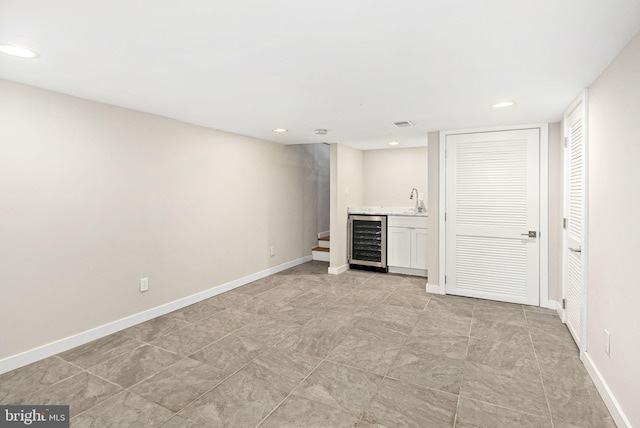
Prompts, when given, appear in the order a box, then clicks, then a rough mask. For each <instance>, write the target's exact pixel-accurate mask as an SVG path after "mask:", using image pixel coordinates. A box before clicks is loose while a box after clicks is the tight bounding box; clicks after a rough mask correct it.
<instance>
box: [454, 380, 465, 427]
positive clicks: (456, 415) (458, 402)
mask: <svg viewBox="0 0 640 428" xmlns="http://www.w3.org/2000/svg"><path fill="white" fill-rule="evenodd" d="M463 381H464V375H463V379H461V380H460V390H462V382H463ZM459 408H460V395H459V394H458V397H457V398H456V412H455V413H454V415H453V428H456V425H457V424H458V410H459Z"/></svg>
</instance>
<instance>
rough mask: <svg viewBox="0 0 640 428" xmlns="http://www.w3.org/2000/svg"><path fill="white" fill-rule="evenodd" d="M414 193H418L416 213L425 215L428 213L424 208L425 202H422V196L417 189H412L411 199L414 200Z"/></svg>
mask: <svg viewBox="0 0 640 428" xmlns="http://www.w3.org/2000/svg"><path fill="white" fill-rule="evenodd" d="M413 192H415V193H416V207H415V208H414V212H416V213H424V212H426V211H427V210H426V208H425V207H424V202H422V201H421V200H419V199H420V196H419V195H420V194H419V193H418V189H416V188H415V187H414V188H413V189H411V194H410V195H409V199H413Z"/></svg>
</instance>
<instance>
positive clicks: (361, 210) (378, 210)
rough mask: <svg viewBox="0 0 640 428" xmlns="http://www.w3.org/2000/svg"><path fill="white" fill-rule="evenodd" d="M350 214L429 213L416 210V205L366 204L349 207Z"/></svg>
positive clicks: (401, 214)
mask: <svg viewBox="0 0 640 428" xmlns="http://www.w3.org/2000/svg"><path fill="white" fill-rule="evenodd" d="M348 213H349V214H367V215H400V216H411V217H427V216H428V214H427V213H426V212H424V213H419V212H416V211H415V208H414V207H382V206H381V207H377V206H366V207H349V208H348Z"/></svg>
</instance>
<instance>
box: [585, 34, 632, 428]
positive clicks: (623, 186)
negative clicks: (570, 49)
mask: <svg viewBox="0 0 640 428" xmlns="http://www.w3.org/2000/svg"><path fill="white" fill-rule="evenodd" d="M638 76H640V34H638V35H636V36H635V37H634V38H633V39H632V41H631V42H630V43H629V44H628V45H627V46H626V47H625V48H624V49H623V50H622V52H621V53H620V54H619V55H618V57H616V58H615V59H614V60H613V62H612V63H611V65H610V66H609V68H607V69H606V70H605V71H604V72H603V73H602V74H601V75H600V77H598V78H597V79H596V81H595V82H594V83H593V84H592V86H591V87H590V88H589V112H588V115H589V143H588V147H589V149H588V159H589V161H588V163H589V226H588V227H589V240H588V276H589V278H588V299H589V300H588V301H589V303H588V315H587V323H588V324H587V325H588V341H587V353H588V355H589V356H590V358H591V359H592V360H593V363H594V365H595V366H596V368H597V369H598V370H599V371H600V373H601V374H602V377H603V378H604V380H605V382H606V383H607V385H608V386H609V388H610V390H611V392H612V394H613V395H614V396H615V398H616V399H617V401H618V402H619V404H620V407H621V409H622V411H623V412H624V413H625V414H626V417H627V418H628V421H629V422H630V423H631V426H636V427H637V426H640V407H639V406H638V397H640V368H639V367H640V366H639V365H638V364H639V362H640V316H639V315H638V308H639V307H640V287H639V286H638V278H639V276H640V275H639V272H640V271H639V270H638V260H639V258H640V238H638V237H639V236H640V223H639V222H638V219H640V197H639V195H640V190H639V185H638V184H639V183H640V168H639V167H638V162H639V161H640V120H638V118H639V113H638V112H639V106H640V84H639V80H638ZM605 329H607V330H608V331H609V332H610V333H611V354H610V355H607V354H606V353H605V352H604V350H605V334H604V330H605Z"/></svg>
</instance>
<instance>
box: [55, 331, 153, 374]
mask: <svg viewBox="0 0 640 428" xmlns="http://www.w3.org/2000/svg"><path fill="white" fill-rule="evenodd" d="M127 338H129V337H128V336H127ZM98 340H99V339H98ZM132 340H135V341H136V342H138V343H139V344H138V346H136V347H135V348H131V349H128V350H126V351H123V352H120V353H117V354H114V355H112V356H110V357H109V358H107V359H104V358H103V359H101V360H100V362H105V361H109V360H111V359H113V358H118V357H121V356H123V355H124V354H127V353H129V352H131V351H135V350H136V349H138V348H141V347H143V346H145V345H148V343H146V342H142V341H140V340H137V339H132ZM89 343H91V342H89ZM111 349H113V348H110V350H111ZM108 352H109V350H108V351H105V352H101V353H100V354H99V355H98V356H102V355H104V354H106V353H108ZM59 355H60V354H57V356H59ZM60 358H62V357H60ZM62 359H63V360H64V358H62ZM77 360H78V358H76V359H75V361H77ZM64 361H66V362H67V363H69V364H73V365H74V366H76V367H78V368H80V369H82V370H88V369H90V368H91V367H93V366H95V365H97V364H100V363H93V364H91V365H90V366H88V367H86V368H84V367H82V366H80V365H79V364H77V363H75V362H73V361H67V360H64Z"/></svg>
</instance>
